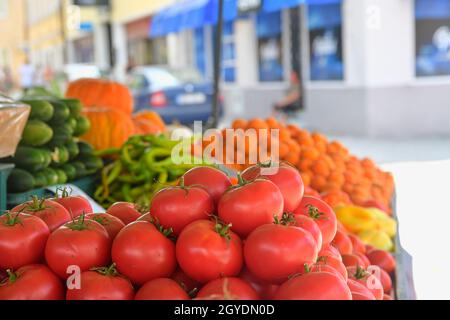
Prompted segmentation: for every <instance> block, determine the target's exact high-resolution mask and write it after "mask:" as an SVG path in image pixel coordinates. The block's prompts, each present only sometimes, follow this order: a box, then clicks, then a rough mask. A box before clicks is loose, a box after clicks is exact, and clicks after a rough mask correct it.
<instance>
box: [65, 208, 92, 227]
mask: <svg viewBox="0 0 450 320" xmlns="http://www.w3.org/2000/svg"><path fill="white" fill-rule="evenodd" d="M85 217H86V213H84V212H83V213H82V214H81V215H80V216H79V217H78V220H74V221H73V222H72V223H71V224H69V225H68V226H67V227H68V228H69V229H71V230H73V231H83V230H86V229H87V228H88V226H87V225H86V223H85Z"/></svg>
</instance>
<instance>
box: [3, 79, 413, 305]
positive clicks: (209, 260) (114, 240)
mask: <svg viewBox="0 0 450 320" xmlns="http://www.w3.org/2000/svg"><path fill="white" fill-rule="evenodd" d="M4 104H5V105H6V103H4ZM11 105H14V107H15V108H19V106H21V107H22V108H24V106H25V109H24V110H25V118H24V120H23V121H22V122H19V124H17V125H16V126H17V128H15V130H13V131H14V132H19V138H18V139H16V140H17V141H15V142H14V144H13V143H12V142H11V141H8V140H5V139H3V140H2V143H3V144H2V148H4V147H5V146H8V147H9V149H10V151H9V153H8V154H5V155H4V157H3V158H2V159H1V163H2V167H1V169H2V171H1V172H2V177H3V179H2V180H3V181H6V180H7V183H3V184H2V186H7V189H6V188H4V187H2V188H0V191H2V195H1V198H0V199H1V201H2V206H3V207H7V209H9V210H10V211H2V214H3V215H2V216H1V217H0V281H1V283H2V285H1V286H0V299H50V300H53V299H69V300H71V299H125V300H129V299H144V300H158V299H162V300H172V299H186V300H187V299H226V300H228V299H243V300H253V299H281V300H285V299H308V300H310V299H313V300H314V299H319V300H328V299H344V300H351V299H353V300H361V299H362V300H375V299H376V300H390V299H396V298H397V299H406V298H412V297H413V295H412V294H411V290H412V289H411V286H410V282H408V281H410V279H406V278H405V277H406V276H407V275H408V272H405V270H408V268H410V265H409V262H408V260H407V259H406V258H405V257H407V256H406V254H405V252H404V251H403V249H402V247H401V245H400V242H399V239H398V233H397V230H398V226H397V221H396V211H395V205H393V203H394V202H393V199H394V191H395V186H394V180H393V177H392V175H391V174H389V173H388V172H385V171H383V170H382V169H381V168H379V167H378V166H377V165H376V164H375V163H374V162H373V161H372V160H370V159H367V158H366V159H359V158H357V157H355V156H353V155H352V154H351V152H350V150H348V149H347V148H346V147H345V146H344V145H342V144H341V143H340V142H338V141H329V140H328V139H327V138H326V137H325V136H324V135H322V134H320V133H317V132H308V131H307V130H305V129H303V128H300V127H297V126H295V125H287V124H284V123H283V122H280V121H278V120H277V119H274V118H269V119H252V120H248V121H247V120H243V119H236V120H235V121H234V122H233V124H232V127H230V128H227V129H223V130H218V129H216V130H215V131H213V132H214V134H213V135H212V136H205V135H200V136H198V135H194V134H192V132H186V131H188V130H187V129H186V128H183V129H182V131H183V134H179V135H176V134H174V133H173V132H171V133H170V132H169V130H170V127H169V126H166V124H164V123H163V122H162V120H161V119H160V118H159V116H158V115H157V114H155V113H153V112H144V113H140V114H137V115H136V114H135V115H133V114H132V98H131V95H130V93H129V91H128V89H127V88H126V87H124V86H122V85H120V84H118V83H114V82H110V81H104V80H89V79H83V80H80V81H77V82H75V83H72V84H71V85H70V86H69V88H68V91H67V94H66V97H64V98H62V97H60V98H57V97H50V96H48V97H42V96H32V95H31V96H28V97H25V98H24V99H22V101H21V102H20V103H13V104H11V102H9V105H8V106H9V108H11ZM5 110H6V109H5ZM0 112H2V110H1V109H0ZM9 112H10V111H9ZM249 130H250V131H251V130H253V131H254V132H256V135H248V136H245V138H244V140H243V141H241V142H243V143H230V142H231V140H233V141H234V139H237V136H230V135H229V134H227V133H229V132H238V131H239V132H249ZM265 130H274V131H275V132H277V133H278V135H277V138H276V139H275V138H271V139H269V140H267V141H265V143H266V144H263V143H262V141H263V140H261V139H260V138H261V136H263V133H264V132H265ZM175 133H176V132H175ZM218 141H220V142H221V143H222V144H220V145H221V147H220V148H216V147H217V146H216V145H215V143H217V142H218ZM267 143H268V144H269V145H270V148H269V149H268V150H269V153H267V152H266V153H261V152H260V151H261V149H263V148H268V147H267ZM230 146H231V147H230ZM11 149H15V150H13V151H11ZM175 150H178V151H179V150H182V151H183V152H181V153H179V152H175ZM185 150H187V151H188V152H184V151H185ZM206 150H213V152H212V153H210V154H207V153H206ZM266 151H267V150H266ZM262 154H264V155H262ZM230 155H231V156H233V159H229V158H227V157H229V156H230ZM253 156H255V157H256V158H254V157H253ZM239 158H240V159H243V161H242V162H239V161H237V159H239ZM253 158H254V160H252V159H253ZM219 159H221V162H220V164H217V162H219V161H218V160H219ZM275 160H276V161H275ZM268 169H276V170H275V171H271V170H269V172H270V173H268V171H267V170H268ZM7 176H8V178H6V177H7ZM74 191H75V192H74ZM5 201H6V202H5ZM97 205H100V206H101V207H103V209H104V210H102V209H100V207H97ZM101 211H106V213H100V212H101ZM63 239H64V240H63ZM202 239H208V240H207V241H204V240H202ZM280 241H281V242H280ZM280 243H283V245H282V246H280V245H279V244H280ZM136 252H139V255H138V256H136V255H135V253H136ZM155 252H159V253H158V255H157V256H155V255H154V253H155ZM214 252H216V253H217V252H220V258H219V257H218V256H217V255H216V254H215V253H214ZM19 253H20V254H19ZM76 271H79V272H80V273H81V286H82V288H81V289H80V288H78V289H77V288H72V287H70V286H69V287H67V285H63V283H64V282H63V281H64V280H66V279H68V278H70V277H71V275H73V274H74V272H75V273H76ZM111 277H113V278H112V279H114V281H113V284H111V285H110V286H103V287H102V288H104V290H103V291H101V292H99V291H96V290H94V289H93V288H94V285H95V284H99V283H105V281H109V280H110V279H111ZM27 281H33V283H34V284H33V285H30V286H28V287H29V288H28V289H24V288H25V287H27ZM43 287H46V288H50V289H49V290H38V289H39V288H43ZM161 288H164V290H162V289H161Z"/></svg>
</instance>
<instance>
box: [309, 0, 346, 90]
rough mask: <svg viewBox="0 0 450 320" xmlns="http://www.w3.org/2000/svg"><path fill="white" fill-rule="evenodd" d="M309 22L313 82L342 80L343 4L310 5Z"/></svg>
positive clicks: (311, 76)
mask: <svg viewBox="0 0 450 320" xmlns="http://www.w3.org/2000/svg"><path fill="white" fill-rule="evenodd" d="M308 21H309V39H310V43H309V47H310V70H311V71H310V78H311V80H313V81H328V80H342V79H343V78H344V65H343V58H342V18H341V4H340V3H337V4H323V5H310V6H309V7H308Z"/></svg>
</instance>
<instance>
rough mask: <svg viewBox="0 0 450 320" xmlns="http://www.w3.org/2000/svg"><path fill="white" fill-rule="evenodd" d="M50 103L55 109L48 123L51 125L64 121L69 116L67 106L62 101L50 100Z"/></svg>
mask: <svg viewBox="0 0 450 320" xmlns="http://www.w3.org/2000/svg"><path fill="white" fill-rule="evenodd" d="M50 103H51V104H52V105H53V108H54V110H55V112H54V113H53V117H52V118H51V119H50V123H51V124H52V125H57V124H61V123H64V122H65V121H66V120H67V119H68V118H69V117H70V109H69V107H68V106H66V104H65V103H64V102H62V101H57V100H51V101H50Z"/></svg>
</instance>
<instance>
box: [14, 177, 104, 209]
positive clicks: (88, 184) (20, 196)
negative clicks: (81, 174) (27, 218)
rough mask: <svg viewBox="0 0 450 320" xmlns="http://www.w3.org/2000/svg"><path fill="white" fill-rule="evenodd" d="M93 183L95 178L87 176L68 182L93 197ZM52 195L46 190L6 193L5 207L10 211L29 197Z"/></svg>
mask: <svg viewBox="0 0 450 320" xmlns="http://www.w3.org/2000/svg"><path fill="white" fill-rule="evenodd" d="M95 181H96V177H95V176H88V177H85V178H82V179H79V180H76V181H72V182H70V184H73V185H75V186H77V187H78V188H80V189H82V190H83V191H84V192H86V193H87V194H88V195H90V196H91V195H93V193H94V190H95ZM62 186H63V185H62ZM53 195H54V194H53V192H51V191H50V190H48V189H47V188H41V189H34V190H30V191H27V192H24V193H8V195H7V207H8V208H9V209H11V208H12V207H15V206H17V205H19V204H22V203H24V202H26V201H29V200H30V198H31V196H38V197H39V198H43V197H51V196H53Z"/></svg>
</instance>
